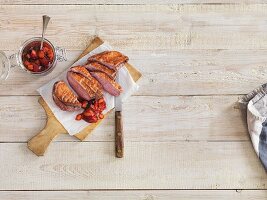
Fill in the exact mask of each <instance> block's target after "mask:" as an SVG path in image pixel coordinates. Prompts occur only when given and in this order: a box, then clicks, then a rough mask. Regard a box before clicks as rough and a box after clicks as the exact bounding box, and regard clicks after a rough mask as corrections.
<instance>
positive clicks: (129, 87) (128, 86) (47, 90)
mask: <svg viewBox="0 0 267 200" xmlns="http://www.w3.org/2000/svg"><path fill="white" fill-rule="evenodd" d="M107 50H112V48H111V46H109V45H108V44H107V43H103V44H102V45H100V46H99V47H97V48H96V49H94V50H93V51H91V52H90V53H88V54H87V55H86V56H84V57H82V58H81V59H80V60H78V61H77V62H75V63H74V64H73V65H72V66H77V65H83V64H85V63H86V61H87V59H88V58H89V57H90V56H92V55H94V54H97V53H101V52H103V51H107ZM72 66H71V67H72ZM68 70H69V68H68V69H67V70H66V71H64V72H63V73H62V74H61V75H59V76H58V77H56V78H54V79H53V80H51V81H49V82H48V83H46V84H45V85H43V86H42V87H40V88H39V89H38V90H37V91H38V92H39V93H40V95H41V96H42V97H43V99H44V100H45V102H46V103H47V105H48V106H49V108H50V109H51V110H52V112H53V113H54V115H55V117H56V118H57V120H58V121H59V122H60V123H61V124H62V125H63V126H64V128H65V129H66V130H67V132H68V133H69V134H70V135H75V134H76V133H78V132H80V131H82V130H83V129H84V128H85V127H86V126H88V125H89V124H88V122H85V121H84V120H80V121H77V120H75V117H76V115H77V114H79V113H81V112H82V110H79V111H75V112H67V111H62V110H61V109H60V108H59V107H58V106H57V105H56V104H55V103H54V100H53V98H52V90H53V85H54V83H55V82H57V81H59V80H63V81H64V82H65V83H66V84H68V81H67V78H66V75H67V72H68ZM118 73H119V76H120V79H119V84H120V85H121V86H122V88H123V92H122V93H121V94H120V95H121V97H122V102H124V101H125V100H126V99H127V98H128V97H129V96H131V95H132V94H133V93H134V92H135V91H137V90H138V85H137V84H136V83H135V82H134V80H133V79H132V77H131V75H130V73H129V72H128V70H127V68H126V67H125V66H123V67H122V68H121V69H120V70H119V72H118ZM69 87H70V86H69ZM70 88H71V87H70ZM104 99H105V101H106V104H107V108H106V109H105V110H104V111H103V114H105V113H107V112H108V111H110V110H111V109H113V108H114V106H115V105H114V100H115V99H114V97H113V96H112V95H110V94H108V93H107V92H104Z"/></svg>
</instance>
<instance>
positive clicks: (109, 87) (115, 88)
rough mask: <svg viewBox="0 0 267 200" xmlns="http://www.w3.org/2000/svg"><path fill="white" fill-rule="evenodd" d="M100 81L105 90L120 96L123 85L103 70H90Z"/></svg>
mask: <svg viewBox="0 0 267 200" xmlns="http://www.w3.org/2000/svg"><path fill="white" fill-rule="evenodd" d="M90 73H91V74H92V76H93V77H95V78H96V79H97V80H98V81H99V83H101V85H102V86H103V88H104V90H105V91H107V92H108V93H109V94H111V95H113V96H119V95H120V93H121V92H122V88H121V86H120V85H119V84H118V83H116V82H115V81H114V80H113V79H111V78H110V77H109V76H108V75H107V74H105V73H102V72H90Z"/></svg>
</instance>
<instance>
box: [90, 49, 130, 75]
mask: <svg viewBox="0 0 267 200" xmlns="http://www.w3.org/2000/svg"><path fill="white" fill-rule="evenodd" d="M128 60H129V58H128V57H127V56H125V55H123V54H122V53H120V52H118V51H104V52H102V53H99V54H96V55H94V56H91V57H90V58H88V62H89V63H91V62H94V61H96V62H98V63H100V64H102V65H105V66H106V67H108V68H110V69H113V70H115V71H118V69H119V68H120V67H121V66H122V65H123V64H124V63H126V62H127V61H128Z"/></svg>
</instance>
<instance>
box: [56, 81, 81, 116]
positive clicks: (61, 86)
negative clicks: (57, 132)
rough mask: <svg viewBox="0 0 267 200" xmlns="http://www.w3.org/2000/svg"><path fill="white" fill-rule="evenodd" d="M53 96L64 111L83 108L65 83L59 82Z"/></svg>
mask: <svg viewBox="0 0 267 200" xmlns="http://www.w3.org/2000/svg"><path fill="white" fill-rule="evenodd" d="M52 96H53V100H54V102H55V104H56V105H57V106H58V107H59V108H60V109H61V110H64V111H75V110H79V109H80V108H81V103H80V102H79V101H78V99H77V96H76V95H75V94H74V93H73V92H72V91H71V90H70V88H69V87H68V86H67V84H66V83H65V82H64V81H58V82H56V83H55V84H54V86H53V91H52Z"/></svg>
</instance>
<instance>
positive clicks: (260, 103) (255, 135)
mask: <svg viewBox="0 0 267 200" xmlns="http://www.w3.org/2000/svg"><path fill="white" fill-rule="evenodd" d="M266 94H267V84H264V85H262V86H260V87H258V88H256V89H255V90H253V91H252V92H250V93H249V94H247V95H245V96H244V97H242V98H241V99H240V100H239V103H240V108H241V110H243V111H245V112H243V113H245V115H246V122H247V125H248V132H249V135H250V139H251V141H252V144H253V147H254V149H255V152H256V154H257V155H258V157H259V158H260V160H261V162H262V164H263V166H264V168H265V170H267V95H266Z"/></svg>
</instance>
